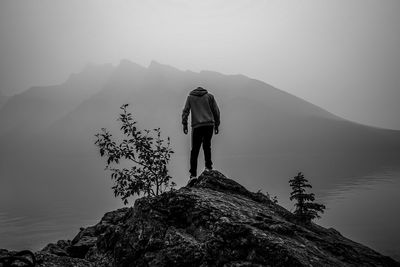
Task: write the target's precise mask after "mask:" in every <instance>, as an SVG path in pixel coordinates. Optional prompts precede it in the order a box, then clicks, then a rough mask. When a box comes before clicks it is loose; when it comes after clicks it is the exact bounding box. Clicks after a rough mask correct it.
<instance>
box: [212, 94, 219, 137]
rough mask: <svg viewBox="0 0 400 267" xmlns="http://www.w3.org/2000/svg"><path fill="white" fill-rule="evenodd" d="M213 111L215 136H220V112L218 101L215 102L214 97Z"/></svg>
mask: <svg viewBox="0 0 400 267" xmlns="http://www.w3.org/2000/svg"><path fill="white" fill-rule="evenodd" d="M211 111H212V113H213V116H214V123H215V134H218V132H219V124H220V122H221V121H220V112H219V108H218V105H217V101H215V98H214V96H213V97H212V99H211Z"/></svg>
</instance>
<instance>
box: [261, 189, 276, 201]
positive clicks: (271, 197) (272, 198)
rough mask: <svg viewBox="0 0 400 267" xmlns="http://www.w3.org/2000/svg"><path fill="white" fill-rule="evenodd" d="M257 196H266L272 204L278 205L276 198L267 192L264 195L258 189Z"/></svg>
mask: <svg viewBox="0 0 400 267" xmlns="http://www.w3.org/2000/svg"><path fill="white" fill-rule="evenodd" d="M257 194H262V195H264V196H266V197H267V198H268V199H269V200H270V201H271V202H272V203H274V204H278V197H277V196H272V195H270V194H269V193H268V192H265V194H264V193H263V192H262V190H261V189H258V191H257Z"/></svg>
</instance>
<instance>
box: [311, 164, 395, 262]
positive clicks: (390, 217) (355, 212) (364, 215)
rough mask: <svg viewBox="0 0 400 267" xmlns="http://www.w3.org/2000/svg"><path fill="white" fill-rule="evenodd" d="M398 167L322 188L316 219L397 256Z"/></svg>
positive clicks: (383, 252)
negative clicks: (323, 206)
mask: <svg viewBox="0 0 400 267" xmlns="http://www.w3.org/2000/svg"><path fill="white" fill-rule="evenodd" d="M399 190H400V170H394V169H389V168H388V169H383V170H381V171H380V172H375V173H371V174H369V175H366V176H364V177H362V178H361V179H357V182H352V183H350V182H349V183H345V184H341V185H339V186H338V187H336V188H335V189H334V190H331V191H330V192H326V194H324V197H323V201H324V203H326V206H327V210H326V212H325V214H323V216H322V218H321V219H320V220H319V221H318V223H319V224H321V225H322V226H324V227H333V228H335V229H336V230H338V231H339V232H341V234H342V235H344V236H345V237H347V238H350V239H352V240H354V241H356V242H359V243H362V244H364V245H366V246H368V247H370V248H373V249H375V250H377V251H378V252H380V253H382V254H384V255H389V256H391V257H393V258H395V259H397V260H400V234H399V230H400V228H399V226H400V206H399V205H400V194H399Z"/></svg>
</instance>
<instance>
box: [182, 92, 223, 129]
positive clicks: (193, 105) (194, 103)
mask: <svg viewBox="0 0 400 267" xmlns="http://www.w3.org/2000/svg"><path fill="white" fill-rule="evenodd" d="M190 111H191V112H192V116H191V120H192V121H191V122H192V127H193V128H197V127H200V126H206V125H214V126H215V127H216V128H218V126H219V123H220V120H219V115H220V113H219V109H218V105H217V102H216V101H215V99H214V96H213V95H212V94H210V93H208V92H207V90H206V89H204V88H202V87H198V88H196V89H194V90H193V91H191V92H190V94H189V96H188V97H187V99H186V104H185V107H184V108H183V111H182V124H183V125H184V126H187V124H188V117H189V113H190Z"/></svg>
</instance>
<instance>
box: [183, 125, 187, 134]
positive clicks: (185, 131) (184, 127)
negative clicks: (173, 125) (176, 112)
mask: <svg viewBox="0 0 400 267" xmlns="http://www.w3.org/2000/svg"><path fill="white" fill-rule="evenodd" d="M183 133H184V134H187V133H188V127H187V125H183Z"/></svg>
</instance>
